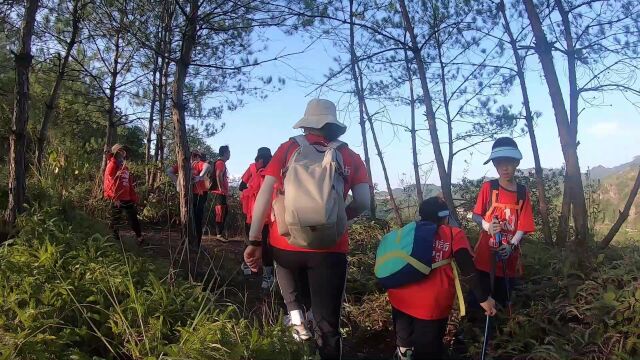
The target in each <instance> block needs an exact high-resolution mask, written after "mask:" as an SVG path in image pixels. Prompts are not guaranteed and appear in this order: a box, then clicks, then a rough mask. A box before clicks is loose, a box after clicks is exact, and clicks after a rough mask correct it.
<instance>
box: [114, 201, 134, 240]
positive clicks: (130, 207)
mask: <svg viewBox="0 0 640 360" xmlns="http://www.w3.org/2000/svg"><path fill="white" fill-rule="evenodd" d="M123 211H124V212H125V213H126V214H127V220H128V221H129V225H130V226H131V229H133V232H135V233H136V236H137V237H141V236H142V229H141V227H140V220H138V210H137V208H136V204H135V203H134V202H133V201H130V200H125V201H120V206H116V204H115V203H111V220H110V221H109V228H110V229H111V231H112V232H113V237H114V238H115V239H116V240H120V234H119V231H118V227H119V226H120V222H121V220H120V218H121V216H122V212H123Z"/></svg>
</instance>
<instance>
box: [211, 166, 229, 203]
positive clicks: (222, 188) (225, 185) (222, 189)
mask: <svg viewBox="0 0 640 360" xmlns="http://www.w3.org/2000/svg"><path fill="white" fill-rule="evenodd" d="M218 173H222V183H221V184H218V189H216V190H213V193H214V194H220V195H227V194H229V175H228V174H227V164H225V162H224V161H222V160H216V161H215V163H214V166H213V176H218Z"/></svg>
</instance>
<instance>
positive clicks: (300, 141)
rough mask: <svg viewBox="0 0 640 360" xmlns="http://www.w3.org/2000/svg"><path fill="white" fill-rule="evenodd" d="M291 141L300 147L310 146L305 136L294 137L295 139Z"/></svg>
mask: <svg viewBox="0 0 640 360" xmlns="http://www.w3.org/2000/svg"><path fill="white" fill-rule="evenodd" d="M291 140H293V141H295V142H297V143H298V145H300V146H308V145H309V141H307V138H306V137H305V136H304V135H298V136H294V137H292V138H291Z"/></svg>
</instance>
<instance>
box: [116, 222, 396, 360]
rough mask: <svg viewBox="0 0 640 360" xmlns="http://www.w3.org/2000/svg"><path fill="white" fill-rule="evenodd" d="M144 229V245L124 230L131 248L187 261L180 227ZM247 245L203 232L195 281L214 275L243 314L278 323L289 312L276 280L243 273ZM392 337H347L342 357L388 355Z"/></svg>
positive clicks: (175, 261)
mask: <svg viewBox="0 0 640 360" xmlns="http://www.w3.org/2000/svg"><path fill="white" fill-rule="evenodd" d="M144 230H145V231H144V237H145V241H146V245H145V246H144V247H143V248H142V249H141V248H138V247H137V246H135V245H133V244H134V235H133V233H131V232H128V231H122V232H121V234H122V239H123V240H124V241H125V242H126V243H128V244H127V245H128V246H127V248H128V249H130V250H131V251H134V252H136V253H138V254H140V255H141V256H145V257H150V258H156V259H161V260H162V262H163V263H164V264H166V262H167V261H168V262H169V263H173V264H174V266H175V267H177V264H178V263H179V259H180V256H181V255H182V256H183V264H186V252H183V251H182V250H181V247H180V233H179V232H178V229H177V228H173V229H169V228H167V227H166V226H165V227H161V226H156V227H152V226H147V227H145V228H144ZM205 234H206V232H205ZM244 246H245V245H244V239H241V238H237V237H235V238H230V239H229V241H228V242H226V243H223V242H221V241H219V240H216V239H215V238H214V237H213V236H210V235H204V236H203V238H202V247H203V249H204V253H201V254H200V256H199V257H198V258H197V273H196V281H200V282H204V283H205V286H209V285H210V282H211V280H212V279H213V281H215V282H216V284H214V285H213V286H212V288H213V289H224V290H221V291H223V292H221V296H222V297H223V298H225V299H229V300H230V301H231V302H233V303H234V304H241V305H242V309H241V310H242V311H243V316H246V317H258V318H261V319H262V320H263V321H269V322H273V323H275V322H277V321H278V318H279V316H280V315H281V314H284V313H285V312H286V309H285V307H284V303H283V301H282V297H281V296H280V294H279V289H278V287H277V284H276V285H275V286H274V287H273V289H272V290H271V291H263V290H262V289H261V282H262V277H261V275H260V274H254V275H251V276H244V275H243V274H242V271H241V269H240V265H241V262H242V252H243V251H244ZM181 267H182V266H181ZM185 270H186V269H185ZM183 274H184V275H185V276H186V274H187V271H183ZM206 284H209V285H206ZM377 335H379V334H377ZM374 336H375V335H374ZM391 341H392V339H380V338H379V336H376V337H369V338H365V339H355V338H349V337H347V338H345V339H344V340H343V351H344V353H343V359H345V360H347V359H354V360H355V359H371V360H382V359H388V358H390V356H391V354H392V351H393V350H392V349H393V345H392V344H391ZM356 344H357V345H356Z"/></svg>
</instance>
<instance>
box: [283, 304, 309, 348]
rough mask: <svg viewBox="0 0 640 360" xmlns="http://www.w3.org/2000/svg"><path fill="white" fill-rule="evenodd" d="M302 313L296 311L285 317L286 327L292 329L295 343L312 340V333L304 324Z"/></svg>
mask: <svg viewBox="0 0 640 360" xmlns="http://www.w3.org/2000/svg"><path fill="white" fill-rule="evenodd" d="M304 322H305V320H304V318H303V317H302V311H300V310H294V311H291V312H290V313H289V315H286V316H285V317H284V325H285V326H287V327H289V328H291V335H293V339H294V340H295V341H306V340H309V339H311V336H312V335H311V332H310V331H309V329H307V327H306V326H305V324H304Z"/></svg>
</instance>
